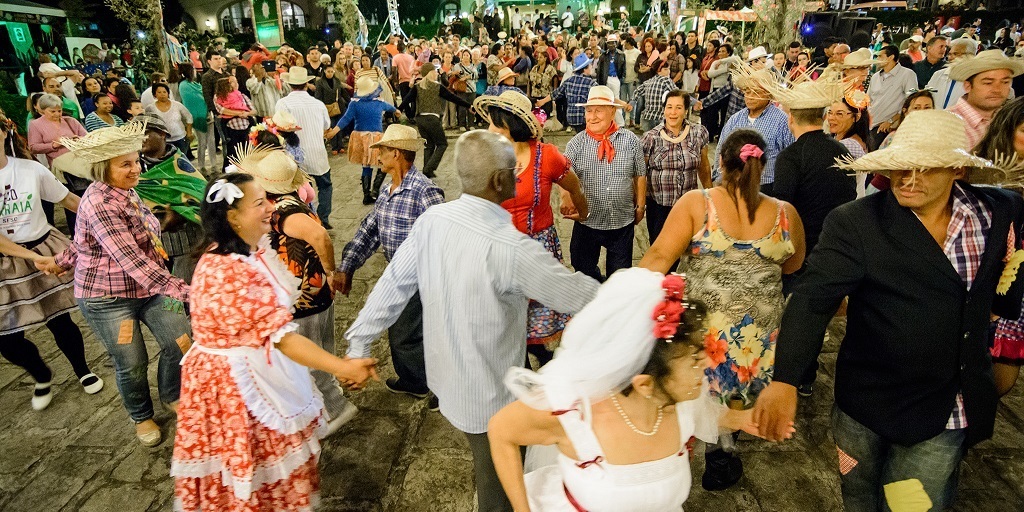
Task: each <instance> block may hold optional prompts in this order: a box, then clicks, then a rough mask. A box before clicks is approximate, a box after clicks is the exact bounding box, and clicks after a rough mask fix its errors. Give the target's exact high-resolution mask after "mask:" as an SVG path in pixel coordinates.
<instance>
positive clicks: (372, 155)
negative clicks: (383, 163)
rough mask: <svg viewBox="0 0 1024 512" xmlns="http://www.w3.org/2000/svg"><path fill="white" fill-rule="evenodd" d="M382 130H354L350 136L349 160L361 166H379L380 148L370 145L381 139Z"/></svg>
mask: <svg viewBox="0 0 1024 512" xmlns="http://www.w3.org/2000/svg"><path fill="white" fill-rule="evenodd" d="M383 136H384V134H382V133H381V132H352V135H350V136H349V138H348V161H349V163H353V164H356V165H361V166H364V167H366V166H369V167H379V166H380V150H378V149H377V148H371V147H370V146H371V145H373V144H376V143H377V142H379V141H380V139H381V137H383Z"/></svg>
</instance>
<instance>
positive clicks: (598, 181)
mask: <svg viewBox="0 0 1024 512" xmlns="http://www.w3.org/2000/svg"><path fill="white" fill-rule="evenodd" d="M610 140H611V143H612V146H613V147H615V158H614V159H612V161H611V163H608V161H607V160H598V159H597V146H598V142H597V140H595V139H594V138H593V137H591V136H590V135H589V134H588V133H587V132H585V131H584V132H580V133H577V134H576V136H575V137H573V138H572V139H571V140H570V141H569V143H568V144H567V145H566V146H565V156H566V157H567V158H568V159H569V162H570V163H571V164H572V170H573V172H575V173H576V176H578V177H579V179H580V185H581V186H582V187H583V195H584V196H586V198H587V204H588V205H589V206H590V216H589V217H587V220H585V221H583V224H584V225H585V226H587V227H590V228H593V229H606V230H607V229H619V228H621V227H625V226H626V225H628V224H632V223H633V220H634V211H635V208H636V206H635V204H634V203H635V201H634V200H635V195H634V194H635V192H634V190H633V178H637V177H640V176H644V175H646V174H647V165H646V163H645V162H644V152H643V148H642V147H641V145H640V138H639V137H637V136H636V134H635V133H633V132H631V131H629V130H626V129H624V128H620V129H619V130H617V131H616V132H615V133H613V134H612V136H611V138H610Z"/></svg>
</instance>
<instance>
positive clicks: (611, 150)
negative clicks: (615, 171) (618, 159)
mask: <svg viewBox="0 0 1024 512" xmlns="http://www.w3.org/2000/svg"><path fill="white" fill-rule="evenodd" d="M617 131H619V127H618V125H616V124H615V123H614V122H612V124H611V126H609V127H608V131H606V132H604V133H594V132H592V131H590V128H587V135H589V136H590V138H592V139H594V140H596V141H597V160H598V161H601V160H602V159H605V158H607V160H608V163H612V160H614V159H615V146H613V145H612V141H611V137H612V134H613V133H615V132H617Z"/></svg>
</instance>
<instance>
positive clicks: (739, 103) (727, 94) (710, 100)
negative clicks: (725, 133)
mask: <svg viewBox="0 0 1024 512" xmlns="http://www.w3.org/2000/svg"><path fill="white" fill-rule="evenodd" d="M767 64H768V51H767V50H765V49H764V47H763V46H758V47H757V48H754V49H753V50H750V53H748V54H747V65H748V66H749V67H750V69H751V70H754V71H756V70H759V69H765V67H766V66H767ZM726 99H728V101H729V103H728V104H727V107H726V111H725V119H726V120H729V119H730V118H731V117H732V116H734V115H736V113H737V112H739V111H740V110H743V107H745V106H746V105H745V103H744V101H743V89H742V88H741V87H738V86H737V85H736V83H735V81H730V82H729V83H727V84H725V85H724V86H722V87H719V88H718V89H715V90H714V91H712V92H711V94H709V95H707V97H706V98H704V99H703V100H701V101H698V102H696V103H695V104H694V108H695V109H696V110H701V109H703V108H705V107H707V106H711V105H715V104H717V103H719V102H721V101H723V100H726ZM719 140H723V141H724V140H725V137H719Z"/></svg>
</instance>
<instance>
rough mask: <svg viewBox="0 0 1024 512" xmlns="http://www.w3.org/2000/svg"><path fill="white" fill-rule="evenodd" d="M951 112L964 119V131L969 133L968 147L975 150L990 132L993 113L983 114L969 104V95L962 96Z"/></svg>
mask: <svg viewBox="0 0 1024 512" xmlns="http://www.w3.org/2000/svg"><path fill="white" fill-rule="evenodd" d="M949 111H950V112H952V113H954V114H956V115H958V116H960V117H962V118H964V130H965V131H966V132H967V147H971V148H973V147H974V145H975V144H977V143H978V141H980V140H981V139H982V137H984V136H985V133H987V132H988V125H990V124H992V113H991V112H989V113H987V114H986V113H983V112H982V111H980V110H978V109H976V108H974V105H971V104H970V103H968V102H967V95H964V96H961V97H960V99H959V100H958V101H957V102H956V105H953V108H951V109H949Z"/></svg>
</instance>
